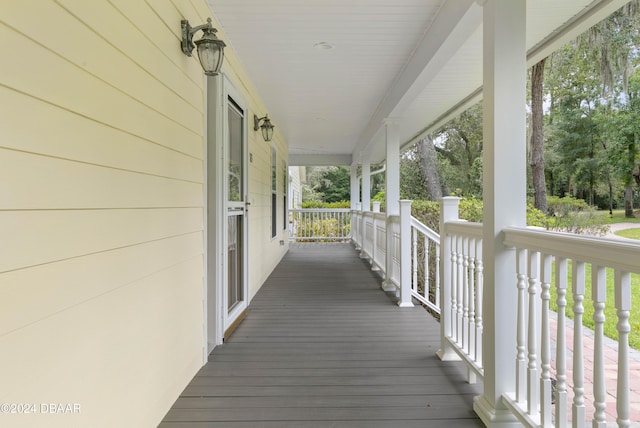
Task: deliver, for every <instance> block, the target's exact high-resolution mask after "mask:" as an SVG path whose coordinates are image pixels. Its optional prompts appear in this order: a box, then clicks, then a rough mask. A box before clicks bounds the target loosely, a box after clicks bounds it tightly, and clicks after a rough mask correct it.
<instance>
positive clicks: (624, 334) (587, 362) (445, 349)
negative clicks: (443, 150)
mask: <svg viewBox="0 0 640 428" xmlns="http://www.w3.org/2000/svg"><path fill="white" fill-rule="evenodd" d="M458 201H459V200H458V199H457V198H444V200H443V201H442V208H441V209H442V213H441V221H440V231H441V234H440V236H438V235H437V234H436V233H435V232H433V231H431V230H430V229H427V228H426V227H425V226H424V225H422V224H421V223H420V222H418V221H417V220H415V219H413V218H411V219H410V220H409V221H408V223H409V224H410V226H407V220H406V219H405V217H404V216H403V214H402V210H401V215H400V216H390V217H388V218H386V219H385V217H384V215H383V214H379V213H376V212H374V213H362V212H361V211H359V210H354V211H353V212H352V222H353V223H352V224H353V225H354V226H353V230H354V233H353V240H354V242H355V243H356V245H357V246H360V247H361V248H362V253H361V254H362V256H363V257H366V258H369V259H370V260H371V262H372V265H373V268H374V269H380V270H381V271H382V272H383V273H384V275H385V279H386V281H385V282H387V283H388V284H391V287H392V289H395V290H396V293H397V295H399V296H401V295H402V290H403V287H402V285H403V279H405V280H406V282H407V283H410V294H411V297H413V298H414V299H416V300H418V301H420V302H421V303H423V304H424V305H425V306H427V307H429V308H430V309H432V310H433V312H435V313H437V314H439V316H440V326H441V349H440V350H439V351H438V355H439V356H440V357H441V358H442V359H462V360H463V361H464V362H465V363H466V365H467V368H468V380H469V381H470V382H474V381H475V380H476V379H477V378H483V380H484V381H485V384H486V383H487V382H490V381H491V380H490V379H486V378H484V376H485V373H484V365H483V344H484V343H485V340H492V339H491V337H488V336H487V334H488V333H486V332H484V333H483V330H484V325H483V316H484V314H483V310H485V309H486V310H494V311H497V310H500V308H491V307H490V306H489V307H487V308H485V307H484V302H483V296H484V286H485V284H484V283H483V281H484V279H483V277H484V274H483V273H484V265H485V263H486V261H484V260H483V254H482V247H483V228H482V224H480V223H469V222H465V221H463V220H460V219H459V218H458ZM404 212H405V214H404V215H405V216H406V211H404ZM403 221H404V223H403ZM407 230H410V233H409V232H406V233H403V231H407ZM387 234H392V235H391V237H390V239H387ZM405 235H406V236H405ZM503 236H504V240H503V243H504V245H506V246H507V247H510V248H513V249H514V251H515V266H513V284H512V285H511V286H513V287H515V288H516V289H517V298H516V299H515V301H514V302H513V305H514V307H515V308H516V311H515V312H516V314H517V315H516V318H515V319H514V320H513V325H515V326H517V328H516V332H517V333H516V336H517V337H514V342H513V347H512V348H510V349H505V350H504V352H505V353H506V355H508V354H509V353H512V354H513V360H512V361H515V364H514V367H515V374H514V376H513V379H514V384H513V385H511V387H508V388H506V390H507V391H509V390H511V391H513V393H506V394H503V395H502V397H501V399H502V402H503V403H504V405H505V406H506V408H507V409H509V411H510V412H511V413H512V414H513V415H514V416H515V417H516V418H517V419H518V420H519V422H520V423H522V425H523V426H527V427H552V426H553V427H567V426H572V427H584V426H586V425H587V424H588V425H590V426H593V427H606V426H607V423H609V424H610V425H609V426H617V427H620V428H622V427H630V426H632V425H631V424H632V423H634V424H636V425H637V424H638V421H637V420H636V421H633V422H632V421H631V387H632V385H630V378H631V376H630V375H631V373H630V371H631V366H630V352H631V350H630V347H629V338H628V337H629V332H630V330H631V325H630V322H629V316H630V313H631V308H632V306H631V304H632V302H631V278H632V275H635V274H640V244H637V243H634V242H623V241H615V240H610V239H601V238H590V237H585V236H579V235H572V234H564V233H556V232H549V231H545V230H541V229H536V228H508V229H505V230H504V231H503ZM388 245H391V247H390V248H387V246H388ZM403 248H404V252H403ZM407 248H410V250H407ZM387 251H390V255H391V257H386V253H387ZM403 254H411V257H410V258H408V257H404V256H402V255H403ZM434 263H435V264H436V266H439V269H435V268H434ZM387 265H388V268H387ZM387 270H388V273H385V271H387ZM407 272H411V273H410V275H409V279H407ZM589 272H590V273H589ZM588 276H590V277H591V280H589V279H588ZM607 278H609V279H610V282H611V279H612V280H613V281H612V282H613V293H610V297H609V300H612V301H609V302H608V301H607ZM589 286H590V287H591V292H590V293H587V288H588V287H589ZM609 287H611V286H609ZM609 291H611V290H609ZM611 294H612V295H613V297H611ZM552 295H555V296H557V298H553V301H552ZM585 301H586V302H587V303H586V304H585ZM587 304H588V305H591V306H592V308H593V310H592V311H591V312H592V313H593V316H592V317H591V318H592V321H593V325H594V328H593V334H592V335H591V334H587V335H585V334H584V333H585V328H584V327H583V321H584V319H583V318H584V313H585V306H586V305H587ZM554 305H555V307H557V312H552V310H551V307H552V306H554ZM612 305H613V311H610V313H615V315H614V316H615V318H616V319H615V321H616V330H617V333H618V339H617V343H616V347H615V348H616V350H617V352H615V353H614V355H615V356H614V359H615V361H611V360H607V358H608V357H607V356H606V355H605V349H606V348H607V347H606V345H605V337H604V325H605V311H606V310H607V309H608V308H611V306H612ZM568 313H572V314H573V320H571V319H569V317H568V316H567V314H568ZM498 330H499V329H498ZM606 340H609V339H606ZM487 343H491V342H487ZM591 350H593V351H591ZM489 357H491V356H488V357H487V358H489ZM612 366H613V367H612ZM614 368H615V369H614ZM607 382H608V383H607ZM633 387H634V388H637V386H635V385H634V386H633ZM614 403H615V404H614ZM614 419H615V423H614ZM587 421H588V422H587Z"/></svg>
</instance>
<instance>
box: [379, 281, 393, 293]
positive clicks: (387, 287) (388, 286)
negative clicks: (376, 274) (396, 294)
mask: <svg viewBox="0 0 640 428" xmlns="http://www.w3.org/2000/svg"><path fill="white" fill-rule="evenodd" d="M380 288H382V290H383V291H396V285H395V284H394V283H393V282H391V281H390V280H388V279H385V280H384V281H382V286H381V287H380Z"/></svg>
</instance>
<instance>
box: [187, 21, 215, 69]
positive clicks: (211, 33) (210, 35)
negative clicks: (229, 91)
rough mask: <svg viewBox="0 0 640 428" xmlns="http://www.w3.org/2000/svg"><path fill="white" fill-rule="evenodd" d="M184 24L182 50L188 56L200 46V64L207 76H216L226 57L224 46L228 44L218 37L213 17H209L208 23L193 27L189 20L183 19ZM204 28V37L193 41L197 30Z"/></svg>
mask: <svg viewBox="0 0 640 428" xmlns="http://www.w3.org/2000/svg"><path fill="white" fill-rule="evenodd" d="M181 26H182V42H181V46H182V52H183V53H184V54H185V55H186V56H192V55H191V52H192V51H193V49H194V48H195V47H196V46H197V47H198V59H199V60H200V65H201V66H202V68H203V69H204V74H206V75H207V76H216V75H218V73H219V72H220V68H221V67H222V60H223V59H224V48H225V46H226V44H225V43H224V42H223V41H222V40H220V39H219V38H217V37H216V31H218V30H216V29H215V28H213V25H211V18H207V23H206V24H203V25H198V26H197V27H191V25H189V21H187V20H186V19H183V20H182V21H181ZM199 30H202V33H203V34H202V38H201V39H200V40H196V41H195V44H194V42H193V35H194V34H195V32H196V31H199Z"/></svg>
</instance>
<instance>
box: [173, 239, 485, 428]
mask: <svg viewBox="0 0 640 428" xmlns="http://www.w3.org/2000/svg"><path fill="white" fill-rule="evenodd" d="M438 347H439V324H438V323H437V321H435V320H434V319H433V318H432V317H431V316H430V315H429V314H427V312H426V311H425V310H424V309H422V308H421V307H415V308H402V309H401V308H399V307H398V306H397V305H396V304H395V301H394V297H393V296H392V295H390V294H388V293H384V292H383V291H381V290H380V279H379V278H378V277H377V276H376V274H375V273H373V272H371V270H370V269H369V268H368V265H367V263H366V262H364V261H363V260H361V259H360V258H359V257H358V256H357V253H356V252H355V251H354V249H353V247H352V246H351V245H349V244H334V245H315V246H310V245H307V246H292V248H291V249H290V250H289V252H288V254H287V255H286V256H285V258H284V259H283V261H282V262H281V263H280V265H279V266H278V267H277V268H276V270H275V271H274V272H273V273H272V275H271V276H270V277H269V279H268V280H267V282H266V283H265V285H264V286H263V287H262V289H261V290H260V292H259V293H258V294H257V295H256V297H255V298H254V300H253V301H252V302H251V305H250V307H249V311H248V314H247V317H246V319H245V320H244V321H243V322H242V323H241V324H240V326H238V328H237V329H236V331H235V332H234V333H233V335H232V336H231V337H230V338H229V339H228V340H227V342H226V343H225V344H224V345H222V346H219V347H217V348H216V349H214V351H213V352H212V353H211V355H210V357H209V362H208V363H207V364H206V365H205V366H204V367H203V368H202V369H201V370H200V371H199V373H198V374H197V375H196V377H195V378H194V379H193V380H192V381H191V383H190V384H189V385H188V386H187V387H186V388H185V390H184V391H183V393H182V394H181V395H180V397H179V398H178V399H177V401H176V402H175V404H174V405H173V407H172V408H171V409H170V410H169V412H168V413H167V415H166V416H165V419H164V420H163V421H162V423H161V424H160V427H162V428H182V427H189V428H198V427H205V426H206V427H209V428H216V427H230V428H233V427H237V428H243V427H252V428H254V427H264V428H272V427H279V428H280V427H281V428H287V427H299V428H306V427H314V428H315V427H353V428H357V427H367V428H371V427H373V428H375V427H407V428H411V427H418V426H419V427H441V426H446V425H450V426H456V427H481V426H482V423H481V422H480V420H479V419H478V417H477V416H476V414H475V413H474V412H473V410H472V406H473V397H474V396H475V395H478V394H479V393H480V387H479V386H478V385H470V384H468V383H466V382H465V380H464V375H463V373H464V367H463V366H462V365H461V363H458V362H442V361H440V360H439V359H438V358H437V357H435V352H436V350H437V349H438Z"/></svg>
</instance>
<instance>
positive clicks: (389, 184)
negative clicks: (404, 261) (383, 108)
mask: <svg viewBox="0 0 640 428" xmlns="http://www.w3.org/2000/svg"><path fill="white" fill-rule="evenodd" d="M384 129H385V139H386V147H387V153H386V155H387V156H386V158H387V168H386V170H385V183H386V184H385V192H384V195H385V204H386V210H385V211H386V219H387V224H386V230H387V231H390V230H391V218H390V217H391V216H397V215H400V137H399V135H398V120H397V119H394V118H387V119H385V120H384ZM386 241H387V246H386V248H387V251H386V255H385V272H386V273H385V279H384V281H383V282H382V289H383V290H384V291H394V290H395V285H393V282H391V268H392V266H393V253H392V251H391V248H393V235H392V234H391V233H387V236H386ZM410 260H411V259H409V263H411V261H410Z"/></svg>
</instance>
